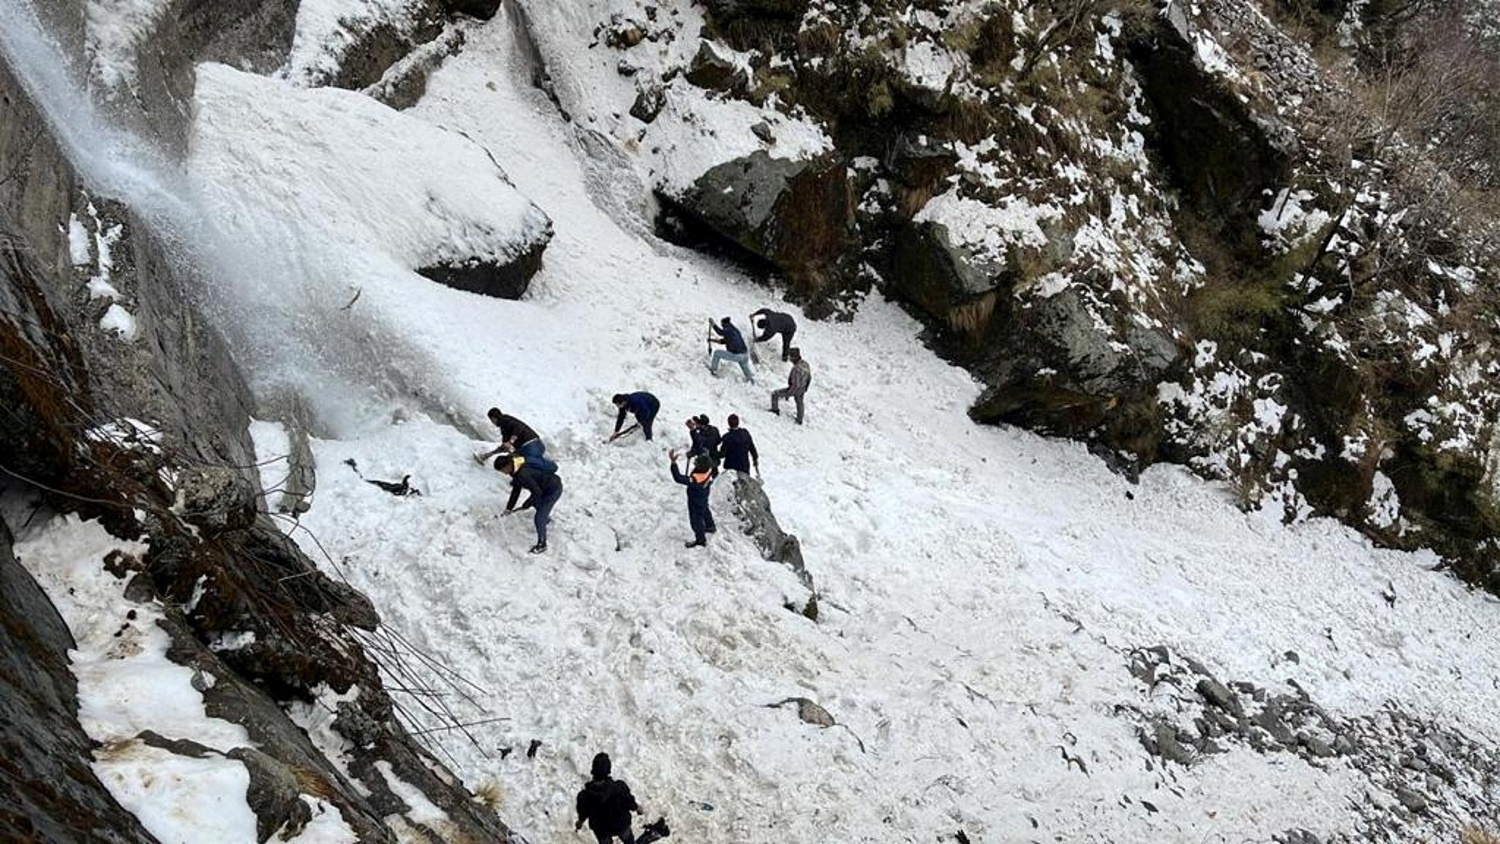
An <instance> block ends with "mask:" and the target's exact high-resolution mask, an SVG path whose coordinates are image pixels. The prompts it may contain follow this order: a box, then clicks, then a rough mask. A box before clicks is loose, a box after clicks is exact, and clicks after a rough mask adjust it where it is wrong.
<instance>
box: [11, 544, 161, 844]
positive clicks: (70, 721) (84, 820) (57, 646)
mask: <svg viewBox="0 0 1500 844" xmlns="http://www.w3.org/2000/svg"><path fill="white" fill-rule="evenodd" d="M0 629H3V631H4V635H3V636H0V723H4V724H5V730H4V731H3V732H0V755H3V757H4V759H5V764H4V765H0V838H3V839H5V840H7V841H81V840H84V839H85V838H88V839H89V840H94V841H103V842H109V844H134V842H143V844H144V842H150V841H152V840H154V839H152V837H151V836H150V835H149V834H148V833H147V832H146V831H145V830H144V829H143V828H141V825H140V823H139V822H138V821H137V820H136V819H135V817H134V816H133V815H131V814H130V813H129V812H126V811H125V810H124V809H122V808H120V806H119V804H117V803H116V802H115V800H114V798H113V797H111V796H110V795H109V792H107V791H106V790H105V789H104V786H103V785H102V784H101V783H100V782H99V780H98V778H97V777H95V776H94V771H93V769H92V767H90V766H91V763H92V761H93V749H92V747H91V745H90V742H89V738H88V736H87V735H85V734H84V732H83V729H82V728H81V727H79V726H78V719H77V716H76V714H75V713H77V711H78V684H77V682H76V681H75V680H74V679H73V674H72V672H71V671H70V670H69V668H68V650H69V649H70V648H72V647H73V639H72V637H71V636H70V635H69V634H68V627H67V625H66V624H64V623H63V620H62V619H61V618H59V617H58V615H57V610H55V609H53V607H52V603H51V602H50V601H48V600H47V596H46V594H45V593H44V592H42V589H41V587H40V586H38V585H37V583H36V581H35V580H33V579H32V577H31V575H30V574H29V573H27V571H26V570H25V569H24V568H22V567H21V564H20V563H18V562H16V558H15V556H14V555H12V553H11V539H10V532H9V530H8V529H7V528H6V526H5V524H4V523H3V522H0Z"/></svg>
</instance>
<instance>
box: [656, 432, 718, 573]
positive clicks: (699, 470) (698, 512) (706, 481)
mask: <svg viewBox="0 0 1500 844" xmlns="http://www.w3.org/2000/svg"><path fill="white" fill-rule="evenodd" d="M668 459H669V460H671V461H672V462H671V464H670V465H671V466H672V480H674V481H676V482H678V483H680V484H682V485H683V486H685V487H687V507H688V525H689V526H690V527H692V529H693V541H692V542H688V543H684V547H687V548H702V547H703V546H705V545H707V544H708V534H710V533H713V532H714V531H716V530H718V527H717V526H716V525H715V524H714V514H713V513H712V512H710V511H709V509H708V490H709V487H711V486H713V482H714V467H713V464H712V463H710V462H709V460H708V458H707V457H703V456H699V457H697V458H695V459H694V460H693V471H692V474H688V475H684V474H683V473H682V472H681V471H680V470H679V469H678V468H677V449H675V448H674V449H672V451H671V452H669V453H668Z"/></svg>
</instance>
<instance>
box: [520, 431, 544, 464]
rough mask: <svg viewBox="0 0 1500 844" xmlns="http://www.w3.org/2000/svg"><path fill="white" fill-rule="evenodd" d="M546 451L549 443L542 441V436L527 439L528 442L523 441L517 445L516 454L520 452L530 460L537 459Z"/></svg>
mask: <svg viewBox="0 0 1500 844" xmlns="http://www.w3.org/2000/svg"><path fill="white" fill-rule="evenodd" d="M546 453H547V444H546V443H544V442H542V438H541V437H536V438H534V439H530V440H527V441H526V442H523V443H521V444H520V445H518V446H516V454H519V455H521V456H522V457H525V458H527V459H529V460H535V459H536V458H538V457H541V456H542V455H544V454H546Z"/></svg>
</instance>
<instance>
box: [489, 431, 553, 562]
mask: <svg viewBox="0 0 1500 844" xmlns="http://www.w3.org/2000/svg"><path fill="white" fill-rule="evenodd" d="M495 468H496V469H498V470H500V471H501V472H503V473H504V474H506V475H509V476H510V500H509V501H507V502H506V503H505V512H506V514H507V515H508V514H510V513H513V512H515V510H516V499H518V498H520V497H521V490H523V489H524V490H526V491H527V492H529V493H531V495H529V496H528V497H527V498H526V503H525V504H522V505H521V507H520V509H522V510H535V511H536V515H535V516H533V518H532V524H534V525H536V544H535V545H533V546H531V553H533V554H540V553H542V552H543V551H546V550H547V523H548V522H550V521H552V506H553V505H554V504H556V503H557V499H559V498H561V497H562V491H563V486H562V478H560V477H558V476H557V473H556V472H555V471H552V472H547V471H544V470H542V469H541V468H539V467H538V466H537V465H535V464H534V463H533V462H532V461H529V460H527V459H526V458H524V457H521V456H520V455H517V454H505V455H501V456H500V457H497V458H495Z"/></svg>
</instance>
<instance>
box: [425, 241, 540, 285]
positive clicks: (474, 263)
mask: <svg viewBox="0 0 1500 844" xmlns="http://www.w3.org/2000/svg"><path fill="white" fill-rule="evenodd" d="M550 237H551V232H550V230H549V231H548V234H547V238H546V239H544V238H538V239H535V240H532V241H531V242H530V243H527V244H525V245H524V247H523V248H521V249H519V250H518V252H517V254H516V255H515V256H514V257H512V258H511V259H510V260H508V261H506V260H496V259H493V258H469V259H466V260H463V261H444V262H441V263H438V264H433V265H432V266H428V267H419V268H418V269H417V273H418V274H420V275H421V276H423V277H424V278H429V279H432V280H433V281H435V282H437V283H438V284H444V285H447V286H448V287H453V288H456V289H458V290H467V291H469V292H470V293H479V294H481V295H484V296H494V297H496V298H499V299H519V298H521V297H522V296H523V295H525V293H526V290H527V289H528V288H529V287H530V286H531V278H532V276H534V275H536V274H537V272H538V271H540V270H541V268H542V252H543V251H544V250H545V249H546V248H547V242H548V239H550Z"/></svg>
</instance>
